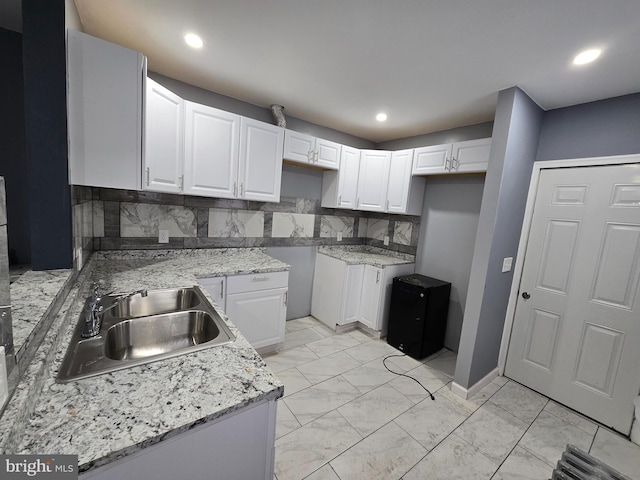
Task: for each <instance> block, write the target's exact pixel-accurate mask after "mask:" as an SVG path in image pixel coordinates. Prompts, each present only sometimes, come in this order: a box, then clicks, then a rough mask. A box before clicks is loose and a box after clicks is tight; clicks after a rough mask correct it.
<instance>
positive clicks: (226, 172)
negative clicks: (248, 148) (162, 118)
mask: <svg viewBox="0 0 640 480" xmlns="http://www.w3.org/2000/svg"><path fill="white" fill-rule="evenodd" d="M184 136H185V145H184V193H188V194H191V195H202V196H207V197H222V198H234V193H235V192H236V191H237V183H236V182H237V175H238V147H239V142H240V116H238V115H235V114H233V113H229V112H225V111H222V110H218V109H216V108H211V107H207V106H205V105H199V104H197V103H193V102H185V135H184ZM234 187H235V188H234Z"/></svg>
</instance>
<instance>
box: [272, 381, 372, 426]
mask: <svg viewBox="0 0 640 480" xmlns="http://www.w3.org/2000/svg"><path fill="white" fill-rule="evenodd" d="M359 396H360V392H359V391H358V390H357V389H356V388H355V387H354V386H353V385H351V384H350V383H349V382H347V381H346V380H345V379H344V378H342V377H341V376H339V375H338V376H337V377H333V378H330V379H329V380H326V381H324V382H322V383H318V384H317V385H314V386H313V387H309V388H305V389H304V390H302V391H300V392H298V393H294V394H293V395H290V396H288V397H287V398H285V399H284V402H285V403H286V404H287V406H288V407H289V410H291V412H292V413H293V414H294V415H295V417H296V419H297V420H298V422H300V423H301V424H302V425H304V424H306V423H309V422H311V421H312V420H315V419H316V418H318V417H321V416H322V415H324V414H325V413H327V412H330V411H331V410H334V409H336V408H338V407H340V406H342V405H344V404H345V403H348V402H350V401H351V400H353V399H354V398H357V397H359Z"/></svg>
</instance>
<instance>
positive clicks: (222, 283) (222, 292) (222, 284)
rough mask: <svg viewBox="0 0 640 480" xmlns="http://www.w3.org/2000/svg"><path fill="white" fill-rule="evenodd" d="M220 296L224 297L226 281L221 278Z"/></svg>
mask: <svg viewBox="0 0 640 480" xmlns="http://www.w3.org/2000/svg"><path fill="white" fill-rule="evenodd" d="M220 298H224V282H223V281H222V280H220Z"/></svg>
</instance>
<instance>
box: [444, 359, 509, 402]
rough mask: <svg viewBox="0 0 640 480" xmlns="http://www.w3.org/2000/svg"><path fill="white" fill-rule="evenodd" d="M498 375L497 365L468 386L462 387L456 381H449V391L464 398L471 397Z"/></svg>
mask: <svg viewBox="0 0 640 480" xmlns="http://www.w3.org/2000/svg"><path fill="white" fill-rule="evenodd" d="M498 375H499V372H498V367H496V368H494V369H493V370H491V371H490V372H489V373H487V374H486V375H485V376H484V377H482V378H481V379H480V380H478V381H477V382H476V383H474V384H473V385H471V387H469V388H464V387H463V386H462V385H458V384H457V383H456V382H451V391H452V392H453V393H455V394H456V395H458V396H459V397H462V398H464V399H465V400H466V399H468V398H471V397H473V396H474V395H475V394H476V393H478V392H479V391H480V390H482V389H483V388H484V387H486V386H487V385H489V384H490V383H491V380H493V379H494V378H497V377H498Z"/></svg>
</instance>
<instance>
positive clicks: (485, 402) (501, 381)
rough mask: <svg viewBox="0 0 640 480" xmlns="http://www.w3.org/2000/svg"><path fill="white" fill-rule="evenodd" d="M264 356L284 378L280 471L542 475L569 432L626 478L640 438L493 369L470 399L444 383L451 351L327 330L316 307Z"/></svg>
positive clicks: (370, 479) (282, 478) (635, 468)
mask: <svg viewBox="0 0 640 480" xmlns="http://www.w3.org/2000/svg"><path fill="white" fill-rule="evenodd" d="M286 331H287V334H286V341H285V346H284V348H283V349H282V351H280V352H278V353H277V354H274V355H271V356H268V357H266V358H265V361H266V362H267V364H268V365H269V366H270V367H271V368H272V370H273V371H274V372H275V373H276V375H277V376H278V377H279V378H280V379H281V380H282V381H283V382H284V384H285V396H284V398H283V399H282V400H281V401H280V402H279V403H278V423H277V431H276V436H277V440H276V468H275V475H276V476H275V478H277V480H297V479H308V480H358V479H366V480H376V479H380V480H394V479H404V480H424V479H429V480H437V479H465V480H469V479H496V480H497V479H505V480H506V479H509V480H514V479H549V478H550V477H551V472H552V470H553V467H554V465H555V463H556V462H557V460H558V459H559V458H560V456H561V453H562V452H563V451H564V449H565V448H566V444H567V443H572V444H574V445H576V446H578V447H579V448H581V449H583V450H585V451H588V452H589V453H591V454H592V455H593V456H595V457H596V458H599V459H600V460H602V461H604V462H606V463H608V464H609V465H611V466H612V467H614V468H616V469H618V470H620V471H621V472H622V473H625V474H626V475H628V476H630V477H631V478H633V479H635V480H640V447H639V446H637V445H635V444H633V443H631V442H629V441H627V440H626V439H625V438H623V437H621V436H619V435H617V434H615V433H613V432H611V431H610V430H608V429H606V428H604V427H602V426H600V425H598V424H596V423H594V422H592V421H591V420H588V419H586V418H584V417H581V416H579V415H577V414H576V413H574V412H572V411H571V410H568V409H566V408H564V407H562V406H560V405H558V404H556V403H554V402H553V401H550V400H549V399H548V398H546V397H543V396H541V395H539V394H537V393H536V392H533V391H531V390H529V389H528V388H525V387H523V386H521V385H519V384H517V383H515V382H512V381H510V380H508V379H506V378H504V377H499V378H497V379H495V380H494V381H493V382H491V383H490V384H489V385H488V386H486V387H485V388H484V389H483V390H482V391H481V392H480V393H478V394H477V395H476V396H475V397H473V398H471V399H469V400H463V399H461V398H459V397H457V396H456V395H454V394H452V393H451V390H450V382H451V377H452V376H453V372H454V368H455V361H456V356H455V353H452V352H450V351H448V350H442V351H440V352H438V353H437V354H435V355H433V356H431V357H429V358H427V359H425V360H424V361H422V362H419V361H417V360H414V359H412V358H410V357H395V358H390V359H388V360H387V365H389V366H390V367H391V368H392V369H394V370H395V371H398V372H401V373H407V374H409V375H411V376H413V377H415V378H417V379H419V380H420V382H422V384H423V385H425V386H426V387H427V388H428V389H430V390H431V391H432V392H433V393H434V396H435V398H436V400H435V401H432V400H431V399H430V398H428V395H427V393H426V392H425V391H424V390H423V389H422V388H421V387H420V386H419V385H418V384H416V383H415V382H414V381H413V380H410V379H408V378H404V377H400V376H396V375H394V374H392V373H389V372H388V371H387V370H386V369H385V367H384V366H383V364H382V359H383V358H384V357H385V356H387V355H393V354H398V353H399V352H398V351H396V350H395V349H393V348H392V347H390V346H389V345H387V344H386V342H385V341H384V340H377V339H372V338H370V337H369V336H367V335H366V334H364V333H363V332H362V331H360V330H355V331H351V332H347V333H342V334H335V333H334V332H333V331H331V330H330V329H328V328H326V327H325V326H324V325H322V324H321V323H319V322H318V321H317V320H316V319H314V318H313V317H305V318H300V319H297V320H291V321H289V322H287V327H286Z"/></svg>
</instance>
